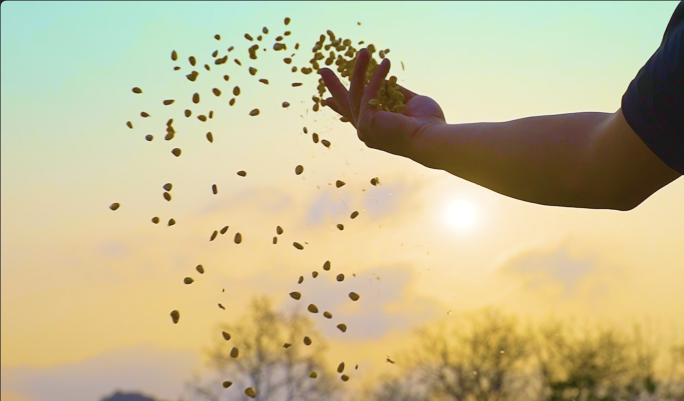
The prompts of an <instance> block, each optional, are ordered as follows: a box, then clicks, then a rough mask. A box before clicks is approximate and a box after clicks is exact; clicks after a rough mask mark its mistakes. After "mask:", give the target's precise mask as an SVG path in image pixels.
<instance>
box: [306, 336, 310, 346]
mask: <svg viewBox="0 0 684 401" xmlns="http://www.w3.org/2000/svg"><path fill="white" fill-rule="evenodd" d="M304 345H311V339H310V338H309V337H308V336H304Z"/></svg>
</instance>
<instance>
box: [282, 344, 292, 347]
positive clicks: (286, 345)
mask: <svg viewBox="0 0 684 401" xmlns="http://www.w3.org/2000/svg"><path fill="white" fill-rule="evenodd" d="M290 346H292V344H289V343H285V344H283V348H290Z"/></svg>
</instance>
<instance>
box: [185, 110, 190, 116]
mask: <svg viewBox="0 0 684 401" xmlns="http://www.w3.org/2000/svg"><path fill="white" fill-rule="evenodd" d="M191 115H192V110H188V109H185V117H190V116H191Z"/></svg>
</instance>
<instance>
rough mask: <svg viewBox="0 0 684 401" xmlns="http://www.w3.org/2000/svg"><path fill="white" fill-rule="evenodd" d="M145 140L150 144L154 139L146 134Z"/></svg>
mask: <svg viewBox="0 0 684 401" xmlns="http://www.w3.org/2000/svg"><path fill="white" fill-rule="evenodd" d="M145 139H146V140H147V141H148V142H152V140H153V139H154V136H152V135H150V134H147V135H145Z"/></svg>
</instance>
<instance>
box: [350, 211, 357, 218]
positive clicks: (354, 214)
mask: <svg viewBox="0 0 684 401" xmlns="http://www.w3.org/2000/svg"><path fill="white" fill-rule="evenodd" d="M358 215H359V212H357V211H354V212H352V214H350V215H349V217H351V218H352V220H353V219H355V218H356V217H357V216H358Z"/></svg>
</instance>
